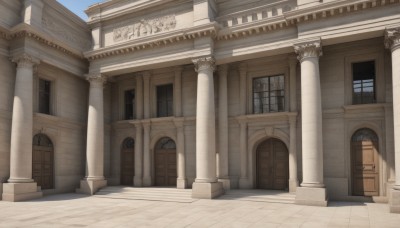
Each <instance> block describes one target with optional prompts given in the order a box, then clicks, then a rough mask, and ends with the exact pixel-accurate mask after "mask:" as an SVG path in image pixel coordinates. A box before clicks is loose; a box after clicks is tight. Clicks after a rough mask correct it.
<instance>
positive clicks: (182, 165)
mask: <svg viewBox="0 0 400 228" xmlns="http://www.w3.org/2000/svg"><path fill="white" fill-rule="evenodd" d="M174 123H175V127H176V135H177V137H176V138H177V148H176V152H177V160H178V178H177V185H176V187H177V188H178V189H185V188H187V179H186V158H185V126H184V118H179V119H178V118H177V119H175V120H174Z"/></svg>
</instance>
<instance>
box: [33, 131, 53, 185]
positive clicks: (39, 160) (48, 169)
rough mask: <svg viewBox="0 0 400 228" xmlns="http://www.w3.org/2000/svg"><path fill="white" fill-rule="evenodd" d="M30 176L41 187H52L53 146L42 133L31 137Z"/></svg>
mask: <svg viewBox="0 0 400 228" xmlns="http://www.w3.org/2000/svg"><path fill="white" fill-rule="evenodd" d="M32 178H33V179H34V180H35V182H36V183H37V185H38V186H40V187H41V188H42V189H53V188H54V147H53V143H52V142H51V140H50V139H49V138H48V137H47V136H46V135H44V134H37V135H35V136H34V137H33V151H32Z"/></svg>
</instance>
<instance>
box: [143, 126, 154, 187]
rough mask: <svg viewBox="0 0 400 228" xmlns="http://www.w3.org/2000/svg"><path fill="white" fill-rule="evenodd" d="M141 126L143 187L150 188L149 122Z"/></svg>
mask: <svg viewBox="0 0 400 228" xmlns="http://www.w3.org/2000/svg"><path fill="white" fill-rule="evenodd" d="M142 124H143V186H144V187H149V186H151V184H152V182H151V159H150V124H151V123H150V121H149V120H145V121H143V122H142Z"/></svg>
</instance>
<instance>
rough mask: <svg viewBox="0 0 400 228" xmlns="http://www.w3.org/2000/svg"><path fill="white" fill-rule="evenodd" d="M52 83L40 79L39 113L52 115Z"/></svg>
mask: <svg viewBox="0 0 400 228" xmlns="http://www.w3.org/2000/svg"><path fill="white" fill-rule="evenodd" d="M50 95H51V82H50V81H47V80H44V79H39V113H43V114H48V115H50V107H51V105H50V97H51V96H50Z"/></svg>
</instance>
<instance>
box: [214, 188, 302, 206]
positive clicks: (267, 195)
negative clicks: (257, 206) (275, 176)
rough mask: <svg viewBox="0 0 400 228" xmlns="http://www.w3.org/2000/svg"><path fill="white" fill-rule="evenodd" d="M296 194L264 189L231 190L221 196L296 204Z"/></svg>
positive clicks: (225, 198) (242, 199) (223, 198)
mask: <svg viewBox="0 0 400 228" xmlns="http://www.w3.org/2000/svg"><path fill="white" fill-rule="evenodd" d="M295 198H296V196H295V195H294V194H290V193H287V192H280V191H268V190H266V191H263V190H230V191H227V192H226V193H225V195H223V196H221V197H219V199H222V200H241V201H252V202H268V203H285V204H294V203H295Z"/></svg>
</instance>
